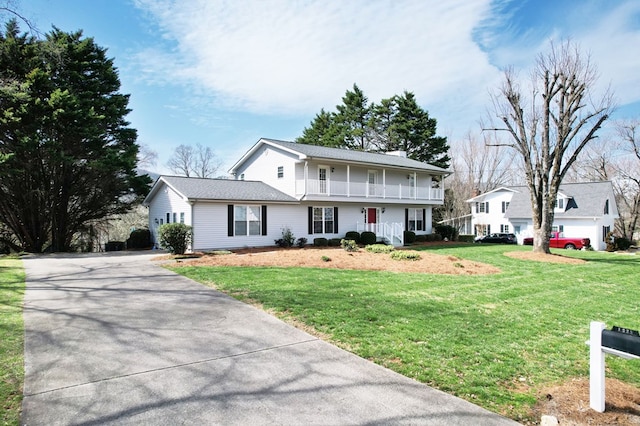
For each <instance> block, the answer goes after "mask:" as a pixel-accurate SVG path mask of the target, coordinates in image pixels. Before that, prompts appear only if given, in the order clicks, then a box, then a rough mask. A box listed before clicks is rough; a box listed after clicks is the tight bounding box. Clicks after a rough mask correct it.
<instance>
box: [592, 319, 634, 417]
mask: <svg viewBox="0 0 640 426" xmlns="http://www.w3.org/2000/svg"><path fill="white" fill-rule="evenodd" d="M587 344H588V345H589V346H590V347H589V405H590V406H591V408H592V409H594V410H595V411H597V412H599V413H603V412H604V394H605V388H604V386H605V381H604V354H605V353H608V354H611V355H615V356H619V357H622V358H625V359H640V333H638V332H637V331H635V330H629V329H627V328H620V327H613V329H611V330H605V325H604V323H602V322H597V321H592V322H591V326H590V330H589V341H588V342H587Z"/></svg>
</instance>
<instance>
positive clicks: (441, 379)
mask: <svg viewBox="0 0 640 426" xmlns="http://www.w3.org/2000/svg"><path fill="white" fill-rule="evenodd" d="M425 250H429V251H432V252H434V253H437V254H443V255H453V256H457V257H459V258H461V259H468V260H475V261H480V262H485V263H489V264H492V265H495V266H497V267H499V268H500V269H501V270H502V272H501V273H499V274H495V275H487V276H449V275H433V274H399V273H390V272H375V271H370V272H369V271H368V272H365V271H348V270H335V269H310V268H309V269H306V268H289V269H284V270H283V269H282V268H246V267H242V268H239V267H188V266H187V267H180V268H175V269H174V270H176V271H177V272H179V273H181V274H184V275H186V276H188V277H191V278H193V279H196V280H198V281H201V282H203V283H207V284H210V285H214V286H215V287H216V288H218V289H220V290H223V291H225V292H227V293H229V294H231V295H233V296H235V297H237V298H239V299H241V300H242V299H251V300H256V301H259V302H260V303H262V304H263V305H264V306H265V308H269V309H272V310H274V311H276V312H278V313H280V314H281V315H282V316H283V317H292V318H295V319H297V320H299V321H302V322H304V323H306V324H308V325H310V326H312V327H314V328H315V329H316V330H318V331H319V332H321V333H324V334H325V335H328V336H330V338H331V341H332V342H333V343H335V344H337V345H338V346H341V347H343V348H345V349H348V350H350V351H352V352H354V353H356V354H358V355H360V356H362V357H364V358H367V359H370V360H372V361H375V362H377V363H379V364H381V365H384V366H386V367H388V368H391V369H393V370H395V371H397V372H399V373H401V374H403V375H405V376H408V377H412V378H414V379H417V380H419V381H421V382H423V383H426V384H428V385H431V386H433V387H436V388H438V389H441V390H443V391H445V392H448V393H451V394H454V395H457V396H460V397H462V398H464V399H467V400H469V401H472V402H474V403H476V404H479V405H481V406H484V407H485V408H487V409H489V410H492V411H494V412H498V413H501V414H503V415H506V416H509V417H511V418H513V419H516V420H520V421H522V420H530V418H529V416H530V409H531V408H532V406H533V404H534V403H535V402H536V390H539V389H541V388H542V387H544V386H546V385H550V384H553V383H559V382H563V381H566V380H569V379H571V378H574V377H588V375H589V355H588V347H587V346H586V345H585V341H586V340H588V338H589V336H588V334H589V323H590V321H602V322H605V323H606V324H607V326H608V327H609V328H610V326H611V325H620V326H624V327H628V328H632V329H636V330H637V329H640V303H638V302H639V301H640V286H639V283H638V276H639V275H638V272H640V258H638V257H637V256H628V255H619V254H612V253H597V252H583V251H572V252H567V251H564V250H560V251H557V253H562V254H564V255H567V256H572V257H577V258H582V259H585V260H587V261H588V262H587V263H585V264H582V265H567V264H551V263H540V262H532V261H523V260H517V259H512V258H509V257H506V256H504V255H503V252H505V251H511V250H525V251H528V250H531V248H529V247H505V246H484V245H483V246H477V245H476V246H474V245H459V246H453V245H446V246H444V245H443V246H442V247H428V248H426V249H425ZM554 252H555V251H554ZM381 256H384V257H385V258H388V255H381ZM389 261H390V262H394V261H393V260H390V259H389ZM607 377H613V378H618V379H620V380H622V381H625V382H627V383H630V384H633V385H637V386H640V361H638V360H633V361H629V360H623V359H620V358H616V357H607Z"/></svg>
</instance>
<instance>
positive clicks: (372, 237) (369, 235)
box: [360, 231, 377, 246]
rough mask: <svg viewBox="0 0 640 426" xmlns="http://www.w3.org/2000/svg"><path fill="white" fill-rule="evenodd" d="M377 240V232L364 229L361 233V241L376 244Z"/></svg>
mask: <svg viewBox="0 0 640 426" xmlns="http://www.w3.org/2000/svg"><path fill="white" fill-rule="evenodd" d="M376 241H377V238H376V234H375V233H374V232H369V231H364V232H363V233H362V234H360V243H362V244H364V245H365V246H368V245H369V244H375V243H376Z"/></svg>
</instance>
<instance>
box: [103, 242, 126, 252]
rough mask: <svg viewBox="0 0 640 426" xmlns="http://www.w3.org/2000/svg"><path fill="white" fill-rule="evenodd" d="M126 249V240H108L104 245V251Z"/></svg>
mask: <svg viewBox="0 0 640 426" xmlns="http://www.w3.org/2000/svg"><path fill="white" fill-rule="evenodd" d="M121 250H124V241H108V242H107V243H105V245H104V251H121Z"/></svg>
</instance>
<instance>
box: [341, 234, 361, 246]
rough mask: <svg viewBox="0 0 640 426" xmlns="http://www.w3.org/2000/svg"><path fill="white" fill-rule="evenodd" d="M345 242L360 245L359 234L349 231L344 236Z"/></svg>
mask: <svg viewBox="0 0 640 426" xmlns="http://www.w3.org/2000/svg"><path fill="white" fill-rule="evenodd" d="M344 239H345V240H353V241H355V242H356V243H357V244H360V233H359V232H358V231H349V232H347V233H346V234H345V235H344Z"/></svg>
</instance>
